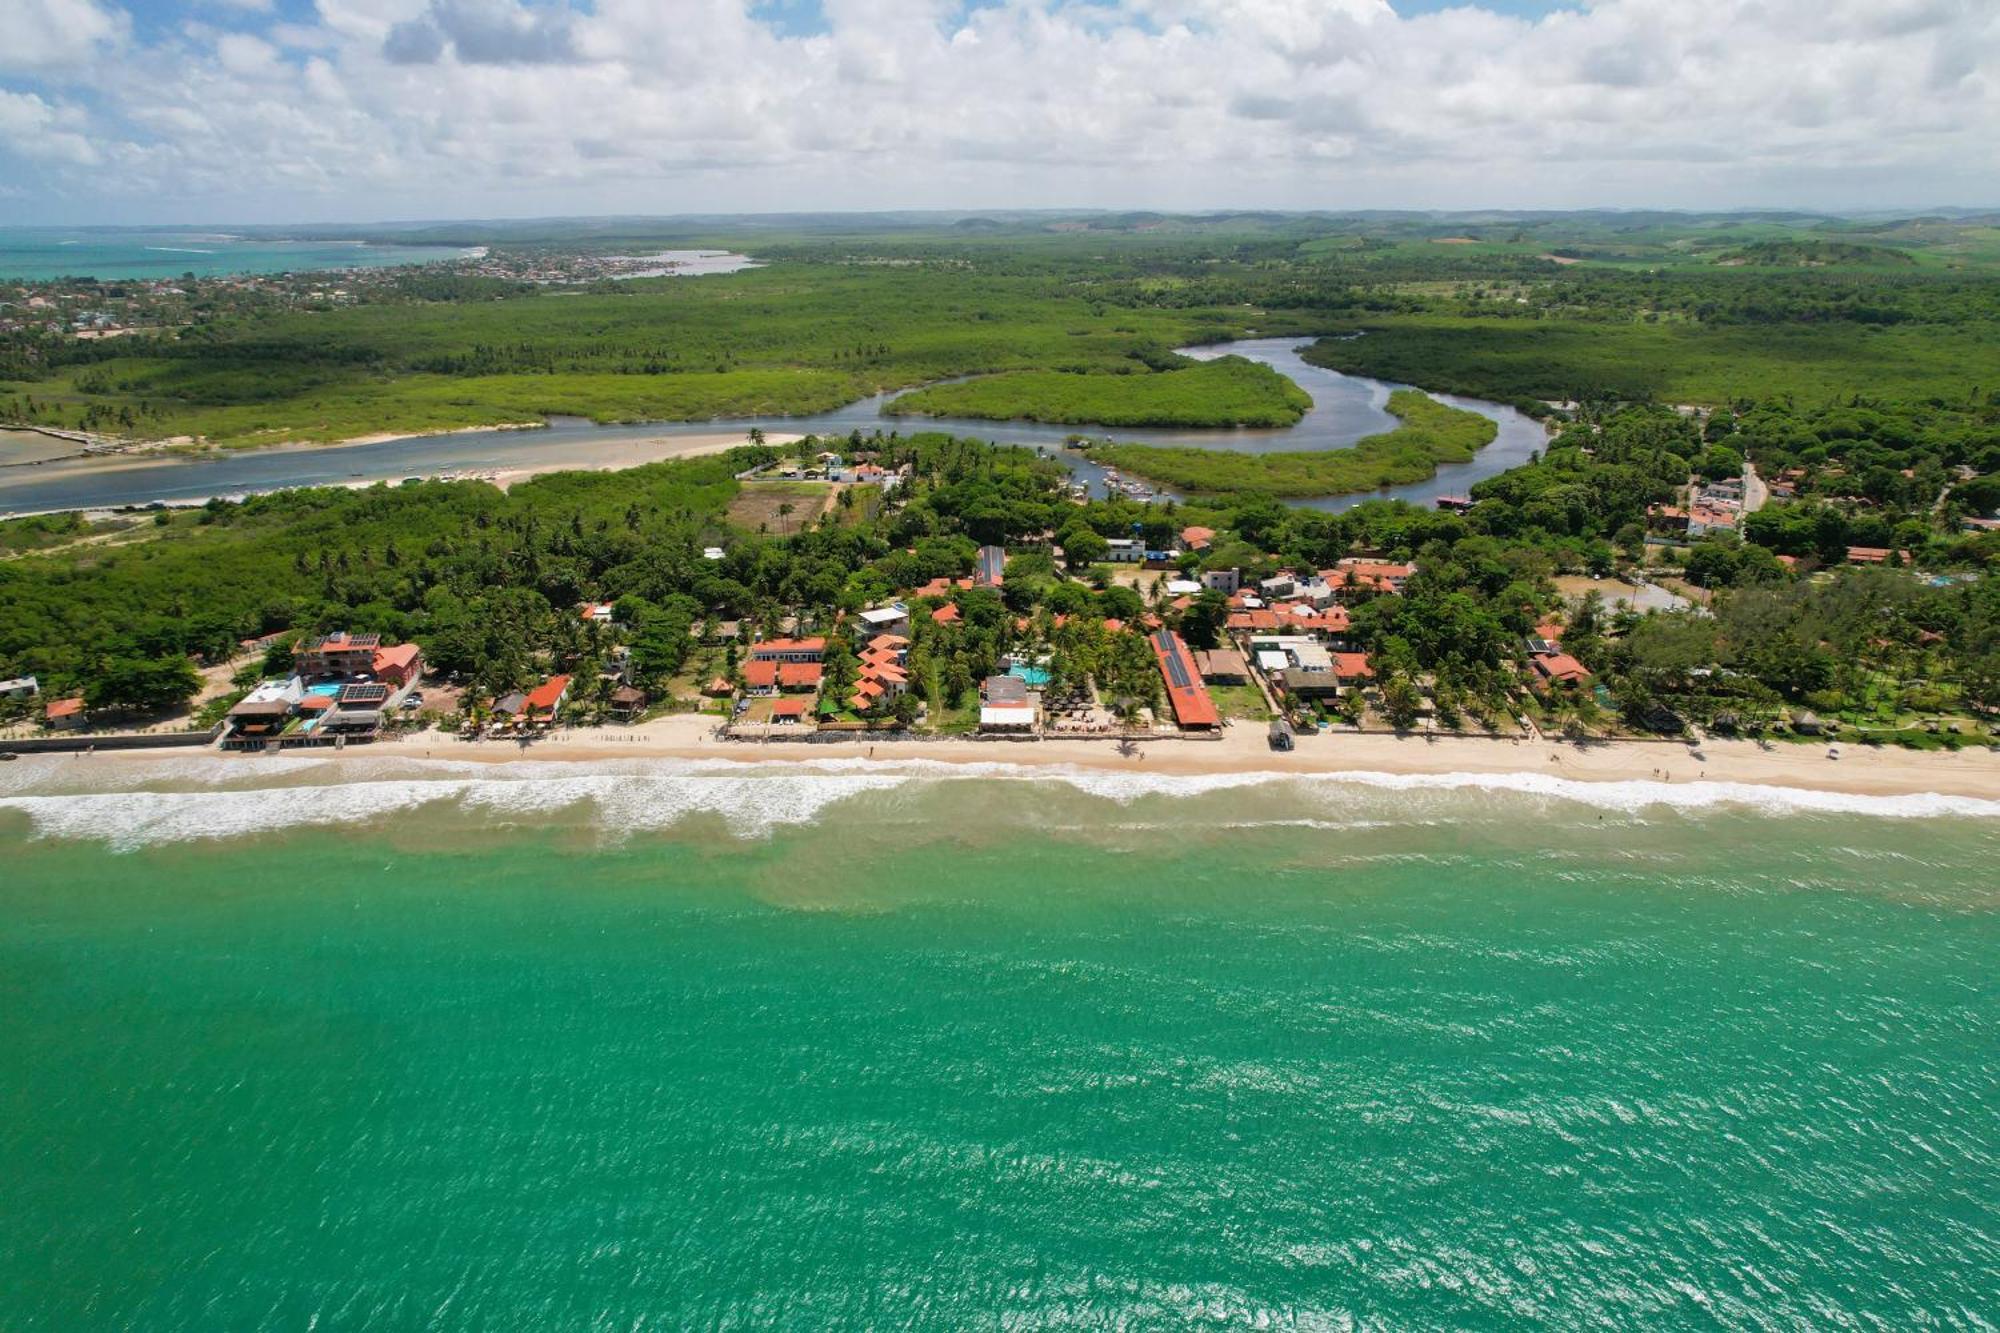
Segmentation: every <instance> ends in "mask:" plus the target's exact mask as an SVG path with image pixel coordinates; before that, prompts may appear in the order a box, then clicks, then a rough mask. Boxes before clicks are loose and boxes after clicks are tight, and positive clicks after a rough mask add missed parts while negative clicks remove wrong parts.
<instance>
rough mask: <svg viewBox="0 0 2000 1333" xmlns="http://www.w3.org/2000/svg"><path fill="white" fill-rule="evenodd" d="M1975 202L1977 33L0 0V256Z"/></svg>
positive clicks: (664, 5) (1826, 13)
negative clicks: (203, 242) (564, 224)
mask: <svg viewBox="0 0 2000 1333" xmlns="http://www.w3.org/2000/svg"><path fill="white" fill-rule="evenodd" d="M1954 204H1956V205H1969V206H1988V205H1996V204H2000V0H1585V2H1584V3H1579V4H1561V3H1555V2H1554V0H1480V3H1477V4H1467V5H1456V4H1451V3H1448V2H1446V0H756V2H755V3H752V2H750V0H0V221H4V222H11V223H36V222H62V223H76V222H98V221H112V222H146V221H158V222H204V221H206V222H304V221H368V220H380V219H390V218H431V217H501V216H546V215H550V214H581V213H674V212H716V211H783V210H806V209H854V208H919V207H945V208H952V207H988V208H990V207H1005V206H1017V207H1038V206H1109V207H1151V208H1215V207H1249V206H1256V207H1276V208H1364V207H1414V208H1450V207H1516V208H1520V207H1547V208H1565V207H1585V206H1649V207H1651V206H1664V207H1676V208H1707V207H1735V206H1789V207H1809V208H1830V209H1840V208H1884V207H1923V206H1937V205H1954Z"/></svg>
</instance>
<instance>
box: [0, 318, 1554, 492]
mask: <svg viewBox="0 0 2000 1333" xmlns="http://www.w3.org/2000/svg"><path fill="white" fill-rule="evenodd" d="M1309 341H1310V340H1309V339H1303V338H1250V339H1243V340H1239V341H1236V342H1226V343H1215V344H1212V345H1209V346H1204V347H1188V348H1183V349H1182V351H1183V353H1184V354H1185V355H1187V356H1189V357H1192V358H1195V359H1197V360H1212V359H1214V358H1216V357H1221V356H1241V357H1244V358H1246V359H1248V360H1252V361H1258V362H1261V363H1263V364H1265V365H1268V366H1270V367H1272V368H1273V369H1275V370H1277V371H1278V372H1279V373H1280V374H1283V375H1286V376H1287V377H1289V378H1290V379H1292V380H1293V381H1294V382H1295V383H1296V384H1298V386H1299V387H1300V388H1302V389H1304V390H1305V391H1306V392H1307V393H1308V394H1310V395H1312V399H1313V406H1312V410H1311V411H1309V412H1307V413H1306V414H1305V416H1304V417H1303V418H1302V419H1300V420H1299V422H1298V423H1297V424H1295V425H1292V426H1286V427H1279V428H1260V429H1250V428H1236V429H1230V428H1226V427H1225V428H1220V429H1216V428H1205V429H1195V428H1185V429H1175V428H1164V429H1163V428H1151V429H1149V428H1142V427H1108V426H1103V425H1095V424H1091V423H1079V424H1068V425H1049V424H1043V423H1040V422H1024V421H986V420H979V419H972V418H958V417H923V418H912V417H886V416H884V415H883V414H882V407H883V405H884V404H885V403H887V402H888V401H889V400H890V399H891V398H893V397H895V396H896V395H895V394H893V393H884V394H875V395H873V396H871V397H868V398H862V399H859V400H857V401H856V402H852V403H849V404H848V405H847V406H845V407H840V408H836V409H834V410H833V411H831V412H821V413H817V414H814V415H810V416H798V417H784V416H766V417H742V418H721V419H715V420H709V421H665V422H651V423H637V424H628V425H611V426H600V425H596V424H593V423H591V422H588V421H583V420H580V419H577V418H571V417H565V418H561V419H559V420H555V421H551V422H550V424H549V425H547V426H545V427H536V428H530V429H519V428H515V429H503V430H466V431H458V432H454V433H451V434H442V435H411V436H402V437H398V438H396V439H390V440H380V441H374V442H370V443H367V444H349V445H325V446H299V447H292V448H284V449H272V450H255V451H246V452H242V453H231V454H224V455H221V456H217V457H201V458H189V459H181V458H171V459H163V458H160V457H158V456H154V457H149V458H146V459H144V460H143V462H141V461H140V460H137V459H121V460H119V461H117V462H105V461H96V460H92V461H91V462H89V463H84V464H75V463H52V464H48V465H45V466H38V467H34V466H31V467H20V468H10V469H4V470H0V515H16V514H30V513H46V512H49V511H56V510H69V509H115V508H122V507H127V506H133V505H149V504H187V503H193V502H198V501H201V500H205V499H207V498H209V497H211V496H218V495H220V496H232V497H233V496H241V495H249V494H258V493H262V492H266V491H277V490H288V489H291V488H294V487H302V486H346V485H355V484H359V483H366V482H374V481H388V482H395V481H401V480H403V479H404V478H407V477H423V476H434V475H436V474H438V473H443V472H454V473H475V474H476V473H484V472H509V471H514V470H518V469H523V468H544V469H545V468H548V467H550V466H551V465H552V464H553V465H554V466H555V467H557V468H561V467H569V466H573V467H577V468H592V467H601V466H603V465H604V456H605V455H606V453H607V452H608V449H607V446H622V448H623V449H624V450H629V448H630V446H631V444H632V442H633V441H635V440H646V439H672V438H675V437H684V436H695V435H702V436H715V435H723V434H730V433H747V432H748V431H749V430H751V429H752V428H753V427H754V428H760V429H763V430H767V431H771V432H773V433H777V432H785V433H795V434H815V435H822V436H845V435H848V434H850V433H852V432H854V431H857V430H858V431H860V432H862V433H863V434H868V433H870V432H873V431H876V430H882V431H889V430H897V431H901V432H902V433H904V434H909V433H911V432H912V431H919V430H922V431H930V430H938V431H948V432H950V433H951V434H954V435H967V436H972V437H975V438H978V439H984V440H993V441H995V442H996V443H1000V444H1020V445H1028V446H1031V447H1036V448H1040V449H1042V450H1044V451H1046V452H1047V453H1049V454H1050V455H1051V456H1052V457H1056V458H1059V459H1060V460H1061V461H1062V462H1063V463H1064V464H1065V465H1066V466H1068V467H1069V469H1070V471H1071V473H1072V474H1073V475H1074V476H1075V477H1076V479H1077V480H1078V481H1080V482H1082V483H1083V484H1084V485H1085V486H1086V487H1087V488H1088V489H1089V490H1090V491H1091V493H1092V494H1095V495H1100V496H1101V495H1103V494H1105V490H1106V487H1105V481H1106V479H1105V477H1104V474H1103V469H1101V468H1099V467H1098V466H1097V465H1096V464H1094V463H1092V462H1090V461H1089V459H1087V458H1086V457H1084V456H1083V455H1082V454H1080V453H1078V452H1077V451H1075V450H1071V449H1065V448H1064V447H1063V446H1064V444H1065V443H1066V442H1067V441H1068V440H1069V439H1071V438H1072V437H1074V436H1078V435H1088V436H1094V437H1109V438H1115V439H1118V440H1121V441H1130V442H1132V443H1137V444H1160V445H1179V446H1188V447H1194V448H1201V449H1227V450H1233V451H1241V452H1244V453H1272V452H1277V451H1281V450H1302V449H1346V448H1352V447H1353V445H1354V443H1355V442H1356V441H1357V440H1360V439H1362V438H1363V437H1364V436H1368V435H1374V434H1379V433H1381V432H1383V431H1387V430H1393V429H1394V428H1395V427H1396V425H1397V422H1396V418H1394V417H1392V416H1390V415H1389V412H1388V410H1387V404H1388V401H1389V395H1390V394H1391V393H1393V392H1394V391H1395V390H1397V389H1399V388H1404V387H1407V386H1404V385H1400V384H1393V383H1389V382H1387V381H1384V380H1375V379H1368V378H1366V377H1364V376H1359V375H1343V374H1341V373H1340V372H1339V371H1336V370H1328V369H1326V368H1325V367H1323V366H1315V365H1312V364H1310V363H1309V362H1307V361H1306V360H1304V359H1303V358H1302V357H1301V356H1300V355H1299V350H1300V349H1301V348H1302V347H1304V346H1306V345H1307V344H1308V342H1309ZM899 392H900V391H899ZM1432 396H1433V397H1435V398H1437V399H1438V400H1439V401H1440V402H1446V403H1450V404H1451V405H1452V406H1454V407H1463V408H1467V409H1469V410H1471V411H1474V412H1478V413H1480V414H1481V415H1482V416H1486V417H1490V418H1491V419H1492V420H1493V421H1494V422H1495V423H1496V424H1497V425H1498V426H1499V433H1498V434H1497V435H1496V436H1495V437H1494V439H1493V442H1492V443H1491V444H1489V445H1487V446H1486V447H1485V448H1484V449H1482V450H1480V451H1479V454H1478V455H1477V456H1476V457H1475V458H1474V459H1473V460H1472V461H1471V462H1469V463H1452V464H1447V465H1445V466H1443V467H1440V468H1439V469H1438V471H1437V475H1436V476H1434V477H1432V478H1431V479H1429V480H1428V481H1421V482H1414V483H1412V484H1410V485H1407V486H1397V487H1390V488H1385V489H1382V490H1378V491H1367V492H1362V493H1359V494H1352V495H1339V496H1328V497H1324V498H1320V499H1305V500H1292V501H1289V503H1291V504H1293V505H1294V506H1297V507H1300V508H1308V509H1318V510H1324V511H1327V512H1336V513H1337V512H1339V511H1341V510H1345V509H1350V508H1352V507H1353V506H1355V505H1357V504H1360V503H1362V502H1363V501H1366V500H1372V499H1396V500H1407V501H1410V502H1411V503H1413V504H1423V505H1428V504H1430V503H1432V502H1433V501H1434V500H1435V499H1436V498H1437V497H1438V496H1441V495H1463V494H1464V493H1465V492H1466V490H1467V489H1468V488H1469V487H1471V486H1472V484H1473V483H1474V482H1477V481H1481V480H1483V479H1485V478H1487V477H1491V476H1495V475H1497V474H1499V473H1501V472H1504V471H1506V470H1507V469H1508V468H1511V467H1518V466H1520V465H1521V464H1522V463H1525V462H1527V461H1529V459H1530V458H1531V457H1532V456H1533V455H1534V454H1535V452H1536V451H1538V450H1540V449H1541V448H1543V446H1544V444H1545V443H1546V439H1547V437H1546V435H1545V434H1544V433H1543V430H1542V428H1541V426H1540V424H1539V423H1537V422H1535V421H1534V420H1533V419H1531V418H1529V417H1527V416H1524V415H1523V414H1522V413H1520V412H1517V411H1516V410H1514V409H1513V408H1511V407H1508V406H1505V405H1504V404H1500V403H1489V402H1485V401H1483V400H1481V399H1475V398H1461V397H1458V396H1456V395H1453V394H1442V393H1441V394H1433V395H1432Z"/></svg>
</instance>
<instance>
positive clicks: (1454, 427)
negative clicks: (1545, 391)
mask: <svg viewBox="0 0 2000 1333" xmlns="http://www.w3.org/2000/svg"><path fill="white" fill-rule="evenodd" d="M1389 411H1390V412H1392V413H1394V414H1395V415H1396V416H1397V417H1398V418H1400V419H1401V421H1402V423H1403V424H1402V425H1400V426H1398V427H1397V428H1396V429H1394V430H1392V431H1386V432H1384V433H1383V434H1380V435H1370V436H1368V437H1366V438H1365V439H1362V440H1359V441H1357V442H1356V443H1355V445H1354V447H1353V448H1351V449H1318V450H1302V451H1297V452H1289V453H1273V454H1240V453H1233V452H1229V451H1225V450H1221V449H1184V448H1164V447H1160V446H1155V445H1149V444H1112V445H1105V446H1103V447H1101V448H1098V449H1095V450H1093V451H1092V453H1091V457H1092V458H1093V459H1095V460H1096V461H1098V462H1100V463H1107V464H1109V465H1111V466H1113V467H1117V468H1121V469H1123V470H1124V471H1126V472H1131V473H1134V474H1136V475H1138V476H1141V477H1146V478H1148V479H1150V480H1152V481H1155V482H1158V483H1160V484H1162V485H1166V486H1171V487H1173V488H1174V489H1176V490H1179V491H1183V492H1186V493H1188V494H1191V495H1222V494H1232V493H1254V494H1260V495H1274V496H1284V497H1292V498H1299V497H1305V496H1316V495H1346V494H1350V493H1352V492H1355V491H1372V490H1375V489H1377V488H1378V487H1382V486H1398V485H1403V484H1406V483H1408V482H1413V481H1422V480H1423V479H1424V478H1426V477H1429V476H1431V475H1432V474H1433V473H1435V472H1436V471H1437V468H1438V464H1440V463H1464V462H1469V461H1470V460H1471V458H1472V456H1473V454H1474V453H1476V452H1477V451H1478V450H1480V449H1482V448H1484V447H1485V446H1486V445H1488V444H1490V443H1492V441H1493V437H1494V435H1496V434H1497V433H1498V432H1499V427H1498V426H1496V425H1494V424H1493V421H1492V420H1491V419H1490V418H1488V417H1483V416H1481V415H1480V414H1479V413H1477V412H1467V411H1465V410H1463V409H1461V408H1456V407H1448V406H1446V405H1445V404H1443V403H1440V402H1438V401H1437V400H1436V399H1435V398H1430V397H1427V396H1426V395H1424V394H1421V393H1418V392H1417V391H1416V390H1414V389H1398V390H1397V391H1396V392H1395V393H1393V394H1391V395H1389Z"/></svg>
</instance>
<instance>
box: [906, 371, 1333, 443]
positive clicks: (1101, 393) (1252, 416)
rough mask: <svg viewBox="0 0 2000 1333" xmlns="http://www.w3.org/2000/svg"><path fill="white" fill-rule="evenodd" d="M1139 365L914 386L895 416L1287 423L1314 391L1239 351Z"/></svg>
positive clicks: (1129, 422)
mask: <svg viewBox="0 0 2000 1333" xmlns="http://www.w3.org/2000/svg"><path fill="white" fill-rule="evenodd" d="M1175 360H1176V361H1179V362H1181V363H1180V364H1167V365H1163V366H1160V367H1158V368H1146V367H1138V368H1135V369H1133V370H1132V371H1130V372H1128V373H1123V374H1102V373H1099V374H1079V373H1068V374H1066V373H1063V372H1060V371H1052V370H1017V371H1010V372H1008V373H1006V374H1002V375H985V376H981V377H979V378H977V379H971V380H963V381H959V382H957V383H953V384H940V385H936V386H933V387H931V388H928V389H918V390H917V391H916V392H914V393H906V394H904V395H902V396H901V397H900V398H897V399H894V400H893V401H891V402H890V403H889V404H888V406H887V407H885V408H884V409H883V410H884V411H885V412H888V413H890V414H891V415H896V416H932V417H980V418H984V419H986V420H989V421H1051V422H1058V423H1075V424H1080V425H1102V426H1290V425H1293V424H1295V423H1296V422H1297V421H1298V420H1299V418H1300V417H1302V416H1304V415H1305V414H1306V411H1307V409H1309V408H1310V407H1311V406H1312V399H1311V398H1310V397H1309V396H1307V394H1306V393H1305V391H1304V390H1302V389H1300V388H1299V386H1298V385H1296V384H1293V383H1292V382H1291V381H1290V380H1288V379H1286V378H1285V377H1284V376H1283V375H1280V374H1279V373H1278V372H1277V371H1275V370H1273V369H1271V368H1270V367H1269V366H1266V365H1263V364H1261V363H1258V362H1255V361H1246V360H1244V359H1243V358H1242V357H1240V356H1225V357H1218V358H1216V359H1215V360H1212V361H1190V360H1186V359H1184V358H1175Z"/></svg>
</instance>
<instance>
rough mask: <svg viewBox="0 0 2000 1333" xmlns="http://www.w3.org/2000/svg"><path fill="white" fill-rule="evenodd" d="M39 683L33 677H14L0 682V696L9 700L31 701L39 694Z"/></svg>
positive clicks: (40, 686)
mask: <svg viewBox="0 0 2000 1333" xmlns="http://www.w3.org/2000/svg"><path fill="white" fill-rule="evenodd" d="M41 689H42V685H41V682H40V681H38V680H36V679H35V678H34V677H33V676H16V677H14V679H12V680H0V695H5V696H6V697H7V698H9V699H31V698H33V697H34V696H35V695H37V694H39V693H41Z"/></svg>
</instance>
